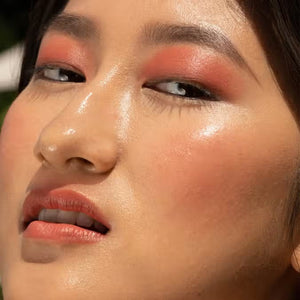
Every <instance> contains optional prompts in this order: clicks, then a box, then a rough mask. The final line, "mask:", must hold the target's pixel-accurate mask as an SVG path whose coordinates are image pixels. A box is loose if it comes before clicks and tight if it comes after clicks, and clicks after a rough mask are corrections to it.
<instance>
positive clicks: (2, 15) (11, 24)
mask: <svg viewBox="0 0 300 300" xmlns="http://www.w3.org/2000/svg"><path fill="white" fill-rule="evenodd" d="M29 2H30V0H1V2H0V54H1V52H2V51H4V50H6V49H9V48H10V47H11V46H13V45H15V44H16V43H19V42H20V41H23V40H24V36H25V31H26V28H27V19H28V9H29V7H30V3H29ZM15 97H16V91H7V92H0V127H1V125H2V122H3V118H4V116H5V113H6V112H7V110H8V108H9V105H10V103H11V102H12V101H13V100H14V98H15ZM0 300H3V297H2V289H1V286H0Z"/></svg>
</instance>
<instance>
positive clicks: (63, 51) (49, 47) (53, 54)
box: [36, 33, 93, 77]
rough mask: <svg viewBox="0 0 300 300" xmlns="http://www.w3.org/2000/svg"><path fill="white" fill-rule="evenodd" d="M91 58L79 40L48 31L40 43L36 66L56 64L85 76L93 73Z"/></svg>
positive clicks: (53, 65)
mask: <svg viewBox="0 0 300 300" xmlns="http://www.w3.org/2000/svg"><path fill="white" fill-rule="evenodd" d="M91 58H92V56H91V53H90V51H89V50H88V49H87V47H85V46H84V45H83V44H82V43H81V42H79V41H76V40H74V39H72V38H71V37H68V36H64V35H62V34H56V33H49V34H47V35H46V36H45V38H44V39H43V41H42V43H41V47H40V50H39V54H38V58H37V62H36V67H37V68H40V67H43V66H51V67H55V66H56V67H59V68H65V69H71V70H73V71H75V72H76V71H77V72H78V73H80V74H82V75H84V76H85V77H87V76H91V74H92V73H93V65H92V60H93V59H91Z"/></svg>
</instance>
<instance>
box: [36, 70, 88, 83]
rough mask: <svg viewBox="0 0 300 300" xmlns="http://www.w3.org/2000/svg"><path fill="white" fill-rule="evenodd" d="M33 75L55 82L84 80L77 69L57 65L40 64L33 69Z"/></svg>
mask: <svg viewBox="0 0 300 300" xmlns="http://www.w3.org/2000/svg"><path fill="white" fill-rule="evenodd" d="M34 74H35V77H36V78H38V79H44V80H49V81H55V82H62V83H64V82H75V83H79V82H85V81H86V79H85V77H84V76H83V75H82V74H80V73H79V72H77V71H73V70H68V69H64V68H62V67H57V66H41V67H37V68H36V69H35V71H34Z"/></svg>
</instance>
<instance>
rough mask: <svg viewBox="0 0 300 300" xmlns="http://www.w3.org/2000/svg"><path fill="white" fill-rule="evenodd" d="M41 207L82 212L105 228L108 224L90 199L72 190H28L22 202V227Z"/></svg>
mask: <svg viewBox="0 0 300 300" xmlns="http://www.w3.org/2000/svg"><path fill="white" fill-rule="evenodd" d="M42 209H60V210H66V211H76V212H82V213H85V214H86V215H88V216H90V217H92V218H93V219H95V220H96V221H97V222H99V223H101V224H103V225H104V226H106V227H107V228H109V225H108V223H107V221H106V220H105V219H104V217H103V215H102V213H101V211H100V210H99V209H98V207H97V206H96V205H95V203H93V202H92V201H91V200H90V199H88V198H86V197H85V196H83V195H81V194H79V193H77V192H75V191H72V190H51V191H41V190H35V191H32V192H30V194H29V195H28V196H27V197H26V199H25V201H24V204H23V213H22V220H21V223H22V225H23V229H25V227H26V225H28V223H30V222H31V221H33V220H37V218H38V215H39V213H40V211H41V210H42Z"/></svg>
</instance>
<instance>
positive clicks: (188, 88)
mask: <svg viewBox="0 0 300 300" xmlns="http://www.w3.org/2000/svg"><path fill="white" fill-rule="evenodd" d="M178 90H179V92H180V94H181V95H184V96H185V97H189V98H202V99H211V95H210V94H209V93H208V92H207V91H205V90H202V89H200V88H197V87H195V86H192V85H189V84H186V83H178Z"/></svg>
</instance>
